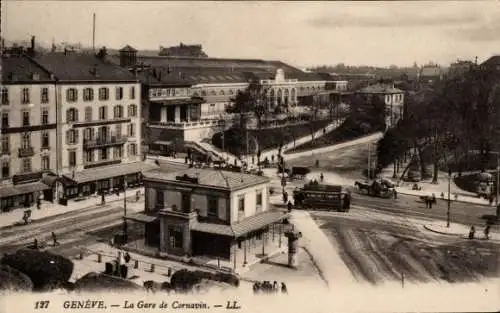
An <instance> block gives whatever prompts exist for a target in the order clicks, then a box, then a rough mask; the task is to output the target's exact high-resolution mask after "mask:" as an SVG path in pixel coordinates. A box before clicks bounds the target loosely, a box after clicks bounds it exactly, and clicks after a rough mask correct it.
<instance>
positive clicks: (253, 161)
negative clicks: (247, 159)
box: [252, 155, 255, 164]
mask: <svg viewBox="0 0 500 313" xmlns="http://www.w3.org/2000/svg"><path fill="white" fill-rule="evenodd" d="M252 164H255V156H253V155H252Z"/></svg>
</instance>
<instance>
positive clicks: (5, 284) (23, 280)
mask: <svg viewBox="0 0 500 313" xmlns="http://www.w3.org/2000/svg"><path fill="white" fill-rule="evenodd" d="M0 290H13V291H31V290H33V282H32V281H31V279H30V278H29V277H28V276H26V275H25V274H23V273H22V272H20V271H18V270H16V269H15V268H12V267H10V266H8V265H5V264H1V263H0Z"/></svg>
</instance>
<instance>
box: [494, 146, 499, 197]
mask: <svg viewBox="0 0 500 313" xmlns="http://www.w3.org/2000/svg"><path fill="white" fill-rule="evenodd" d="M499 174H500V151H498V152H497V185H496V187H495V191H496V195H497V196H496V197H495V206H496V207H498V195H499V188H498V185H499V184H500V176H499Z"/></svg>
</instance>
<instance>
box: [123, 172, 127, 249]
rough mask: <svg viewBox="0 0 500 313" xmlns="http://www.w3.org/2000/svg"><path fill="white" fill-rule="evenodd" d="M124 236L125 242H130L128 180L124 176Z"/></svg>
mask: <svg viewBox="0 0 500 313" xmlns="http://www.w3.org/2000/svg"><path fill="white" fill-rule="evenodd" d="M123 236H124V241H125V242H127V241H128V225H127V179H126V176H123Z"/></svg>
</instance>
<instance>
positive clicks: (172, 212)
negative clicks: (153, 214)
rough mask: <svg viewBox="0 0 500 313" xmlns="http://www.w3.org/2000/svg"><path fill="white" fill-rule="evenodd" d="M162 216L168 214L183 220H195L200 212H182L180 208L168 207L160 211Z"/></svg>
mask: <svg viewBox="0 0 500 313" xmlns="http://www.w3.org/2000/svg"><path fill="white" fill-rule="evenodd" d="M159 213H162V214H168V215H170V216H177V217H182V218H194V217H196V216H198V212H196V210H193V209H191V210H181V209H179V208H172V207H167V208H164V209H162V210H160V211H159Z"/></svg>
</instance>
